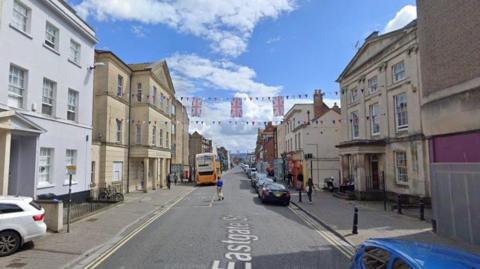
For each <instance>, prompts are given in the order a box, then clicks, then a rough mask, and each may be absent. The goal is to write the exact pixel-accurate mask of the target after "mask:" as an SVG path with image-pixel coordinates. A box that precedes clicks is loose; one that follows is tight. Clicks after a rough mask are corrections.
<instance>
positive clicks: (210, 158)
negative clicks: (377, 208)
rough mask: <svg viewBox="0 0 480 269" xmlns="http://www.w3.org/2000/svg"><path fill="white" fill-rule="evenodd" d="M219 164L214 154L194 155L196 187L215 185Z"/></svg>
mask: <svg viewBox="0 0 480 269" xmlns="http://www.w3.org/2000/svg"><path fill="white" fill-rule="evenodd" d="M219 165H220V163H219V162H218V161H217V156H216V154H214V153H201V154H197V155H195V183H196V184H197V185H204V184H216V183H217V176H220V173H221V170H220V166H219Z"/></svg>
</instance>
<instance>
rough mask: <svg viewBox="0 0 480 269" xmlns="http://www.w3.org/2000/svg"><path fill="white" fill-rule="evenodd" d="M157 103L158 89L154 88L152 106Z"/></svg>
mask: <svg viewBox="0 0 480 269" xmlns="http://www.w3.org/2000/svg"><path fill="white" fill-rule="evenodd" d="M156 103H157V87H155V86H153V92H152V104H156Z"/></svg>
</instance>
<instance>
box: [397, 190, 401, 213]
mask: <svg viewBox="0 0 480 269" xmlns="http://www.w3.org/2000/svg"><path fill="white" fill-rule="evenodd" d="M400 198H401V196H400V195H397V213H398V214H402V201H401V200H400Z"/></svg>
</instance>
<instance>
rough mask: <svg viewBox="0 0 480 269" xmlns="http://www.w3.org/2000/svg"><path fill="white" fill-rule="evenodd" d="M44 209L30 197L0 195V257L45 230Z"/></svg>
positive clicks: (38, 236) (35, 237) (40, 234)
mask: <svg viewBox="0 0 480 269" xmlns="http://www.w3.org/2000/svg"><path fill="white" fill-rule="evenodd" d="M44 216H45V209H43V208H42V207H41V206H39V205H38V204H36V203H35V202H34V201H33V199H32V198H30V197H14V196H0V257H1V256H7V255H10V254H12V253H14V252H15V251H17V250H18V248H20V247H21V246H22V245H23V244H25V243H27V242H29V241H32V240H35V239H38V238H40V237H42V236H44V235H45V233H46V232H47V225H46V224H45V222H44V221H43V219H44Z"/></svg>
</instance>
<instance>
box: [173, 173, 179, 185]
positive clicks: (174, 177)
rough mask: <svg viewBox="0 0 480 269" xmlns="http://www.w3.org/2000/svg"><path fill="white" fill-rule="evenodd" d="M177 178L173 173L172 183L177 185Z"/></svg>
mask: <svg viewBox="0 0 480 269" xmlns="http://www.w3.org/2000/svg"><path fill="white" fill-rule="evenodd" d="M177 180H178V176H177V174H175V175H174V176H173V183H174V184H175V185H177Z"/></svg>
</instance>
